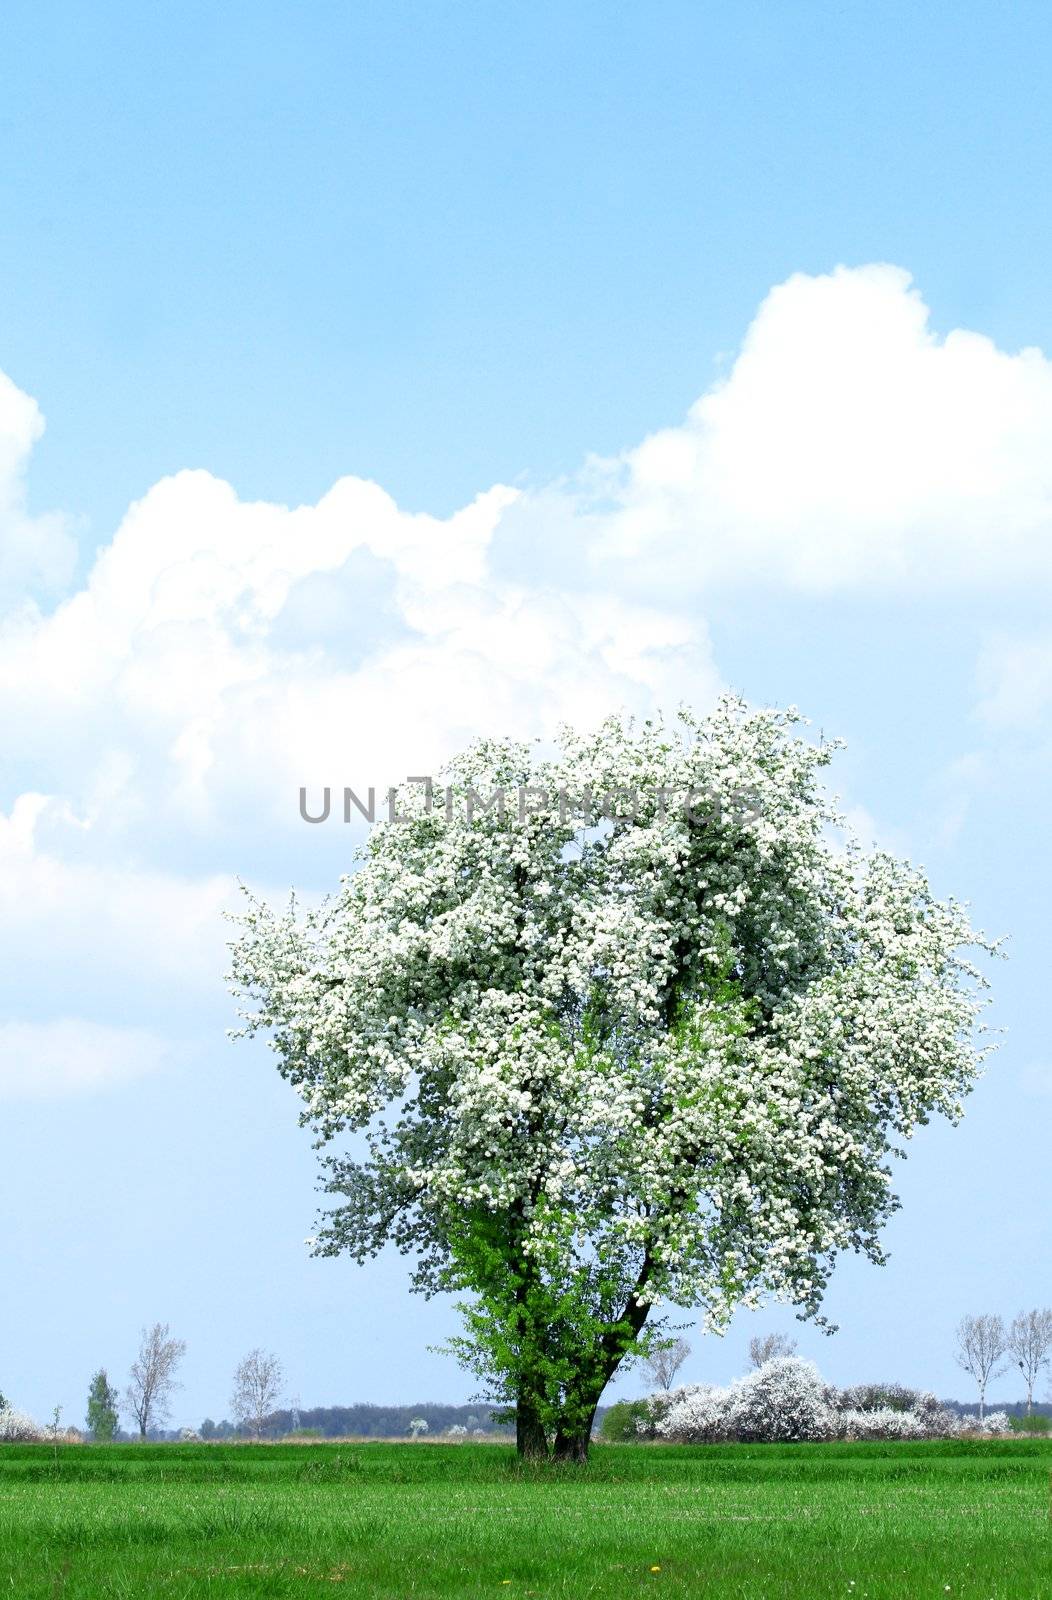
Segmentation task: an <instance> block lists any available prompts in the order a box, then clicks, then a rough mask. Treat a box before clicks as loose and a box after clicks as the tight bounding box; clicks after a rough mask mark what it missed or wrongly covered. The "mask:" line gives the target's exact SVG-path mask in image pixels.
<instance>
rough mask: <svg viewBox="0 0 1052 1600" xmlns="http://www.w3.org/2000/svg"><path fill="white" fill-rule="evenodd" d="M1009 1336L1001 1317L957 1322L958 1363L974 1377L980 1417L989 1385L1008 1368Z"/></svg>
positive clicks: (970, 1318)
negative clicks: (1006, 1356)
mask: <svg viewBox="0 0 1052 1600" xmlns="http://www.w3.org/2000/svg"><path fill="white" fill-rule="evenodd" d="M1007 1351H1008V1335H1007V1333H1006V1332H1005V1325H1004V1322H1003V1321H1002V1319H1001V1318H1000V1317H998V1316H991V1315H990V1314H988V1313H984V1315H983V1316H981V1317H962V1318H961V1320H960V1322H959V1323H958V1324H957V1349H956V1350H955V1351H954V1357H955V1359H956V1362H957V1365H958V1366H959V1367H960V1368H961V1369H962V1370H963V1371H964V1372H967V1373H968V1375H969V1376H970V1377H971V1378H972V1379H973V1380H974V1382H975V1386H976V1388H977V1389H978V1391H979V1420H980V1422H981V1421H982V1419H983V1417H984V1416H985V1415H986V1387H987V1384H988V1383H989V1382H990V1379H991V1378H996V1377H997V1376H998V1374H999V1373H1001V1372H1003V1371H1004V1370H1005V1366H1006V1364H1007V1363H1006V1362H1005V1355H1006V1353H1007Z"/></svg>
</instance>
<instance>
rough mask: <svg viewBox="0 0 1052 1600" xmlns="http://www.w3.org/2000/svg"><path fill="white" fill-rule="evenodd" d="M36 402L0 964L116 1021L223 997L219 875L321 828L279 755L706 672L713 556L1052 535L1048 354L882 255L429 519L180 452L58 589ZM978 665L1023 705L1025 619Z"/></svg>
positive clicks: (709, 674)
mask: <svg viewBox="0 0 1052 1600" xmlns="http://www.w3.org/2000/svg"><path fill="white" fill-rule="evenodd" d="M42 427H43V422H42V418H41V416H40V412H39V409H38V408H37V406H36V404H35V402H34V401H33V400H31V399H30V398H29V397H28V396H27V395H25V394H23V393H22V392H21V391H20V390H18V389H17V388H16V387H15V385H14V384H12V383H11V382H10V381H9V380H8V379H6V378H3V377H2V375H0V535H2V540H0V543H2V547H3V550H4V556H3V558H2V560H0V599H2V597H3V593H4V587H5V584H6V585H8V586H10V585H11V584H15V585H16V586H17V597H18V601H19V603H18V604H17V605H14V606H11V605H9V606H7V608H6V614H4V615H3V620H2V622H0V718H2V719H3V723H4V727H5V733H6V745H7V752H6V753H7V768H6V776H5V783H6V789H5V791H4V792H3V793H2V794H0V806H2V807H4V808H6V813H7V814H6V815H0V917H2V919H3V922H2V933H0V944H3V945H4V946H5V947H6V948H5V950H4V962H5V976H4V978H3V979H2V980H0V988H3V987H5V986H6V988H7V990H8V992H9V997H10V998H11V999H16V998H17V994H18V990H19V987H20V985H22V984H24V983H31V984H32V985H33V986H34V993H36V994H39V995H40V996H48V997H50V1001H51V1003H52V1004H53V1006H54V1009H55V1010H56V1011H58V1010H59V1008H60V1007H64V1008H65V1009H66V1010H67V1011H68V1010H69V1009H79V1010H81V1011H83V1012H84V1013H85V1014H87V1013H88V1012H89V1011H90V1010H91V1006H90V1004H89V1002H90V999H91V994H92V986H93V985H96V986H97V989H98V994H97V996H96V998H98V997H100V996H104V995H105V994H109V995H111V996H112V998H113V1003H114V1005H117V1004H121V1006H122V1010H121V1012H120V1015H121V1017H122V1020H123V1021H125V1022H127V1021H132V1022H134V1021H136V1020H145V1018H142V1019H140V1018H138V1017H137V1016H133V1015H129V1014H128V1012H127V1010H126V1008H125V1001H126V997H127V996H128V995H132V994H137V993H141V994H143V995H144V996H146V995H149V996H150V997H151V999H150V1003H151V1004H152V1003H154V1000H155V998H156V996H158V995H167V996H168V999H169V1003H170V1005H171V1006H172V1007H173V1008H177V1007H178V1006H179V1005H180V1004H182V1003H183V998H184V997H185V996H186V995H187V994H188V993H189V992H190V990H194V991H195V992H197V993H198V994H200V993H203V992H204V987H205V986H207V985H213V986H214V988H215V992H216V997H217V1000H218V999H219V993H220V991H219V979H220V974H221V972H222V969H223V965H224V961H223V950H222V943H223V939H224V938H225V930H224V928H223V925H222V921H221V917H220V912H221V910H222V908H223V907H224V906H226V905H228V904H229V903H230V892H231V880H232V877H233V874H234V873H235V872H238V871H241V872H243V873H245V874H246V875H249V876H252V877H254V878H256V879H257V880H258V879H259V877H260V876H261V875H263V874H267V873H270V872H271V871H273V878H272V879H271V880H270V881H275V880H276V881H279V882H280V881H285V880H286V879H291V878H292V877H294V876H295V877H299V876H300V872H299V868H298V867H293V866H292V862H293V861H294V860H299V859H300V856H301V855H302V851H303V848H304V845H305V840H306V838H307V836H308V835H309V836H310V837H311V839H312V840H313V841H314V842H317V837H316V836H317V835H318V834H320V833H321V831H322V830H304V829H303V826H302V824H301V823H299V821H298V807H297V794H298V789H299V787H300V785H307V786H312V787H313V788H314V789H315V791H316V789H317V787H318V786H321V785H325V784H329V785H333V786H339V785H342V784H345V783H349V784H352V785H353V786H354V787H355V788H356V789H357V790H358V791H359V792H361V790H362V789H363V788H364V787H366V786H368V785H370V784H375V785H376V787H377V788H381V787H382V786H383V785H385V784H386V783H388V782H391V781H395V780H397V779H400V778H403V777H404V776H406V775H407V773H409V772H426V771H433V770H435V769H437V767H438V766H439V765H440V764H441V762H442V760H443V759H444V758H445V757H446V756H448V755H449V754H450V753H451V752H453V751H454V750H456V749H458V748H459V747H461V746H462V745H463V744H465V743H466V742H468V741H469V740H470V739H472V738H474V737H476V736H477V735H479V734H480V733H485V732H490V731H494V730H497V731H500V732H507V733H511V734H517V735H521V736H528V735H540V736H542V737H543V736H545V735H548V734H550V733H551V732H552V731H554V728H555V726H556V725H557V723H559V722H560V721H562V720H564V719H565V720H571V721H576V722H582V723H588V722H595V721H598V720H599V718H600V717H602V716H603V715H604V714H606V713H607V712H609V711H610V710H611V709H614V708H626V709H629V710H634V711H638V712H643V713H646V712H650V711H651V710H653V708H654V707H655V706H664V707H666V708H672V707H674V706H675V705H676V704H677V703H679V702H681V701H689V702H692V703H694V704H695V705H698V706H704V705H705V704H706V703H707V702H709V701H711V699H712V697H713V695H714V694H715V693H716V691H717V689H718V687H719V676H718V673H717V671H716V668H715V666H714V664H713V661H712V655H711V650H710V646H709V640H708V634H707V630H706V626H705V623H704V621H703V620H702V618H701V616H700V615H699V610H700V609H701V608H702V606H703V607H704V609H706V610H708V609H709V608H710V607H712V606H715V605H717V604H718V603H719V600H718V597H719V594H720V593H721V591H722V590H724V589H726V588H727V587H728V586H733V585H753V586H756V585H767V586H773V587H780V588H781V589H782V590H784V591H795V592H806V593H819V594H821V593H845V592H851V591H857V592H860V593H869V592H881V591H883V592H884V593H887V592H890V591H898V592H906V593H914V592H924V591H925V590H928V591H938V592H940V593H945V592H946V591H948V590H949V589H951V588H952V587H953V586H955V585H956V586H959V587H961V588H968V587H969V586H970V587H971V588H972V589H973V590H975V591H977V592H981V593H986V592H988V591H989V590H991V589H993V588H995V587H996V586H998V585H1009V584H1020V583H1024V582H1025V583H1029V584H1031V585H1033V584H1037V585H1040V584H1042V583H1044V582H1045V581H1047V578H1048V576H1049V573H1050V569H1052V537H1050V536H1052V363H1049V362H1048V361H1047V360H1046V359H1045V357H1044V356H1043V355H1042V354H1041V353H1040V352H1039V351H1037V350H1024V351H1022V352H1020V353H1017V354H1010V353H1006V352H1004V351H1001V350H999V349H998V348H997V347H996V346H995V345H994V344H993V343H992V342H991V341H990V340H989V339H987V338H985V337H983V336H981V335H979V334H977V333H973V332H968V331H965V330H955V331H953V332H951V333H949V334H947V335H946V336H945V337H943V336H940V335H938V334H936V333H935V332H934V331H933V329H932V327H931V323H930V318H929V313H928V310H927V308H926V306H925V305H924V302H923V300H922V299H921V297H920V295H919V293H918V292H917V290H916V289H915V288H914V287H913V285H912V283H911V280H910V278H909V276H908V275H907V274H906V273H905V272H902V271H901V270H899V269H898V268H895V267H890V266H868V267H862V268H858V269H847V268H838V269H837V270H836V271H834V272H832V273H829V274H827V275H823V276H817V277H806V276H802V275H798V276H795V277H793V278H791V279H789V280H788V281H787V282H786V283H784V284H782V285H780V286H779V287H778V288H776V289H774V290H772V292H771V294H770V295H769V296H768V297H767V298H766V300H765V301H764V303H763V304H762V306H761V307H760V309H759V311H758V313H757V316H756V318H755V320H754V322H753V324H752V326H751V327H750V328H749V330H748V332H747V335H746V337H745V340H744V343H743V346H742V348H741V351H740V353H739V354H738V356H737V358H736V359H735V360H734V361H733V363H732V364H731V366H730V368H729V370H728V371H727V373H726V376H725V377H724V378H722V379H721V380H720V381H719V382H717V383H716V384H714V385H713V386H712V387H711V388H710V389H709V390H708V391H707V392H706V393H704V394H703V395H702V396H701V398H700V399H699V400H698V401H697V403H696V404H695V405H694V406H693V407H692V409H691V411H690V412H689V414H688V416H687V417H686V419H685V420H684V422H683V423H682V424H681V425H679V426H676V427H671V428H666V429H664V430H662V431H660V432H658V433H655V434H653V435H651V436H650V437H649V438H647V439H645V440H644V441H643V442H642V443H641V444H639V445H638V446H637V447H636V448H634V449H632V450H629V451H627V452H626V453H625V454H624V455H623V456H621V457H619V458H617V459H616V460H593V461H590V462H588V463H587V464H586V466H585V468H584V469H583V470H582V472H581V473H580V474H579V476H578V478H577V479H576V480H575V481H574V482H572V483H569V484H557V485H552V486H549V487H547V488H546V489H544V490H542V491H540V492H537V493H528V494H524V493H522V492H520V491H517V490H514V489H510V488H507V487H504V486H501V485H498V486H496V487H493V488H490V489H489V490H487V491H485V492H483V493H480V494H479V496H478V497H477V498H476V499H475V500H474V501H472V503H471V504H470V505H467V506H465V507H464V508H462V509H461V510H460V511H458V512H456V513H455V514H454V515H452V516H450V517H446V518H436V517H430V516H426V515H411V514H409V513H407V512H405V511H403V510H402V509H401V508H400V507H399V506H398V505H397V504H396V503H395V502H394V501H393V500H392V499H391V497H390V496H389V495H387V494H386V493H385V492H384V490H383V489H382V488H380V487H379V486H378V485H376V484H373V483H368V482H365V481H363V480H361V479H358V478H354V477H347V478H343V479H341V480H340V481H339V482H337V483H336V484H335V485H334V486H333V488H332V489H331V490H330V491H329V493H328V494H326V495H325V496H324V497H323V498H322V499H321V500H320V501H319V502H318V503H317V504H316V505H310V506H300V507H288V506H284V505H278V504H271V503H266V502H248V501H244V500H241V499H240V498H239V496H238V494H237V492H236V490H235V488H234V487H232V486H231V485H229V484H227V483H224V482H222V481H221V480H219V479H217V478H215V477H213V476H212V475H211V474H209V473H207V472H201V471H185V472H179V473H177V474H175V475H174V476H172V477H169V478H166V479H164V480H162V481H161V482H159V483H157V484H156V485H154V486H153V488H151V489H150V490H149V492H148V493H147V494H146V495H145V496H144V497H143V498H142V499H141V500H140V501H138V502H136V503H135V504H134V505H132V506H131V507H130V509H129V511H128V513H127V515H126V516H125V518H124V519H123V521H122V523H121V525H120V527H119V528H118V529H117V531H116V533H115V534H114V537H113V539H112V541H111V542H110V543H109V544H108V545H106V546H105V547H104V548H103V549H102V550H101V552H100V554H99V555H98V557H97V559H96V561H95V564H94V567H93V568H92V570H91V571H90V573H89V574H88V576H87V578H86V580H85V582H84V583H83V585H82V586H81V587H80V588H79V589H78V590H77V591H76V592H75V593H72V594H70V595H68V597H67V598H65V599H63V600H61V601H59V602H58V603H55V602H54V601H53V600H52V601H45V599H44V598H43V594H42V590H43V589H44V588H46V587H47V586H48V585H51V586H56V585H58V586H61V585H62V584H63V583H64V582H65V581H66V580H67V578H68V574H69V570H70V559H71V545H70V540H69V534H68V529H67V528H66V526H65V524H64V523H63V522H62V521H61V519H48V518H43V519H42V518H31V517H30V516H29V515H28V513H27V511H26V500H25V468H26V462H27V460H28V457H29V453H30V451H31V449H32V446H33V443H34V441H35V440H36V439H37V438H39V435H40V432H41V430H42ZM699 595H700V596H701V600H700V601H699ZM3 609H4V608H3V607H0V613H2V612H3ZM981 681H982V685H983V715H984V717H986V719H987V720H988V721H989V722H991V723H1002V724H1008V723H1012V722H1013V721H1014V722H1015V723H1019V722H1021V721H1025V720H1026V719H1027V718H1028V717H1033V716H1035V715H1038V714H1040V713H1041V712H1042V711H1043V710H1044V709H1045V708H1046V707H1047V705H1048V703H1049V702H1050V701H1052V649H1050V647H1049V645H1048V642H1047V639H1043V638H1041V637H1039V636H1035V637H1034V638H1033V639H1031V640H1030V641H1029V642H1025V641H1024V642H1020V641H1012V640H1004V641H995V642H994V644H992V645H991V646H990V648H989V650H988V651H987V653H986V656H985V657H984V663H983V665H982V668H981ZM280 841H284V842H283V844H282V843H280ZM297 852H299V853H300V855H297ZM318 875H319V877H322V878H324V879H326V880H328V879H330V878H331V872H330V871H329V869H328V865H326V866H325V867H324V869H323V870H322V871H320V872H319V874H318ZM85 952H87V955H86V954H85ZM100 1003H102V1002H101V1001H100ZM144 1003H145V1002H144ZM63 1026H65V1024H64V1025H63ZM71 1026H72V1025H71ZM87 1059H88V1056H87V1055H85V1056H84V1060H87ZM93 1059H98V1053H97V1052H96V1056H95V1057H94V1058H93ZM115 1059H117V1058H116V1057H115ZM119 1059H121V1060H128V1059H130V1057H128V1056H122V1057H120V1058H119ZM85 1071H86V1073H87V1069H85ZM87 1076H89V1077H90V1073H87ZM53 1077H54V1080H55V1081H56V1082H61V1081H65V1080H63V1079H62V1077H61V1074H58V1073H56V1074H53ZM70 1081H72V1080H70Z"/></svg>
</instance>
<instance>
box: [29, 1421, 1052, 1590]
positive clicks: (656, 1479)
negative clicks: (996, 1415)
mask: <svg viewBox="0 0 1052 1600" xmlns="http://www.w3.org/2000/svg"><path fill="white" fill-rule="evenodd" d="M1050 1469H1052V1443H1050V1442H1048V1441H1045V1440H1025V1439H1012V1440H985V1441H968V1440H955V1441H950V1442H931V1443H919V1444H855V1445H853V1444H835V1445H762V1446H747V1445H715V1446H682V1447H674V1446H645V1445H606V1446H597V1447H595V1448H594V1449H593V1452H592V1460H591V1462H590V1463H589V1464H588V1466H586V1467H583V1468H580V1467H579V1468H572V1469H564V1470H562V1471H560V1472H551V1471H544V1470H538V1469H528V1468H523V1467H521V1466H520V1465H519V1464H518V1463H517V1462H516V1461H515V1458H514V1454H513V1452H512V1451H511V1450H510V1449H509V1448H507V1447H506V1446H504V1445H464V1444H460V1445H457V1444H450V1445H436V1444H374V1443H368V1444H344V1443H334V1444H325V1445H280V1444H279V1445H262V1446H246V1445H241V1446H236V1445H235V1446H222V1445H200V1444H197V1445H145V1446H140V1445H115V1446H66V1447H62V1446H59V1447H58V1448H57V1449H56V1448H54V1447H51V1446H48V1445H10V1446H4V1447H2V1448H0V1596H2V1595H5V1594H12V1595H19V1596H21V1595H26V1596H35V1595H40V1596H45V1595H46V1596H63V1597H67V1600H74V1597H76V1600H82V1597H83V1600H88V1597H91V1600H97V1597H100V1596H104V1597H110V1596H122V1597H133V1596H134V1597H136V1600H137V1597H140V1596H161V1595H164V1596H168V1597H180V1596H196V1595H216V1596H228V1595H298V1596H302V1595H308V1594H311V1593H321V1592H323V1591H330V1590H331V1588H332V1586H333V1585H339V1584H344V1585H346V1589H347V1592H348V1593H350V1594H354V1595H356V1596H358V1595H361V1596H367V1597H381V1596H382V1597H385V1600H386V1597H396V1596H397V1597H404V1596H419V1597H421V1600H431V1597H434V1600H445V1597H449V1596H462V1595H463V1596H475V1595H487V1596H497V1595H509V1596H527V1595H528V1596H537V1597H543V1596H551V1595H560V1596H562V1595H567V1596H568V1595H574V1596H595V1597H603V1600H606V1597H609V1600H614V1597H618V1600H623V1597H624V1596H625V1595H626V1594H627V1595H634V1594H641V1593H644V1592H645V1593H648V1594H652V1595H654V1596H657V1595H664V1596H671V1595H675V1596H698V1595H712V1596H720V1597H723V1596H727V1597H732V1596H733V1597H738V1596H740V1597H743V1600H745V1597H747V1600H778V1597H783V1596H784V1597H786V1600H790V1597H791V1600H815V1597H821V1596H827V1595H830V1596H831V1595H836V1596H839V1597H841V1600H850V1597H852V1596H854V1597H868V1600H878V1597H879V1600H892V1597H894V1600H902V1597H903V1596H930V1597H931V1600H944V1597H945V1596H947V1595H952V1596H954V1597H956V1600H1002V1597H1004V1596H1012V1597H1016V1596H1026V1597H1029V1600H1043V1597H1046V1596H1049V1595H1052V1531H1050V1530H1052V1524H1050V1521H1049V1492H1050Z"/></svg>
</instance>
